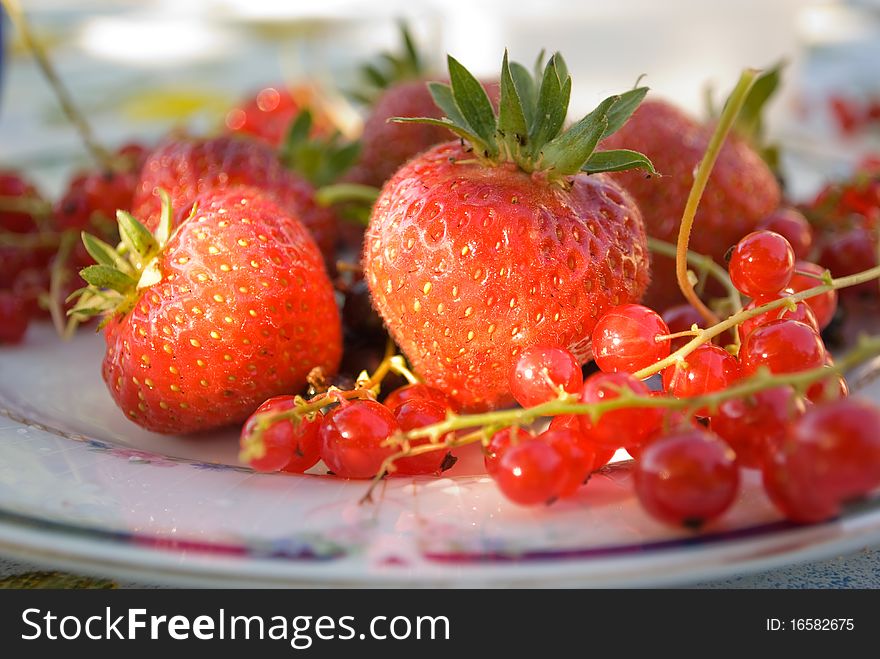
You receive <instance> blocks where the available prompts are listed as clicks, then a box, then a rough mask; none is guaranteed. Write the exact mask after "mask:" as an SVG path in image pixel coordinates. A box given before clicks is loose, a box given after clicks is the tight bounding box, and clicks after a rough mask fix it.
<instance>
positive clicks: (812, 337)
mask: <svg viewBox="0 0 880 659" xmlns="http://www.w3.org/2000/svg"><path fill="white" fill-rule="evenodd" d="M739 360H740V364H741V365H742V370H743V373H744V374H745V375H751V374H753V373H755V372H756V371H757V370H758V369H759V368H761V367H762V366H764V367H766V368H768V369H769V370H770V372H771V373H797V372H799V371H807V370H809V369H813V368H819V367H820V366H822V365H824V364H825V344H824V343H822V339H821V337H820V336H819V334H818V333H817V332H816V330H814V329H813V328H812V327H810V326H809V325H805V324H804V323H801V322H798V321H796V320H772V321H770V322H769V323H767V324H766V325H761V326H760V327H757V328H755V330H754V331H752V333H751V334H749V337H748V338H747V339H746V342H745V343H743V344H742V347H741V348H740V353H739Z"/></svg>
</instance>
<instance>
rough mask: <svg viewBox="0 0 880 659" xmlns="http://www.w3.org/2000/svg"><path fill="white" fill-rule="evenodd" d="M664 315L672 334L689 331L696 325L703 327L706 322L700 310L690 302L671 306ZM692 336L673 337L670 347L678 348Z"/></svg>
mask: <svg viewBox="0 0 880 659" xmlns="http://www.w3.org/2000/svg"><path fill="white" fill-rule="evenodd" d="M662 317H663V320H664V322H665V323H666V325H667V327H668V328H669V333H670V334H678V333H679V332H689V331H690V330H691V329H692V328H693V326H694V325H696V326H697V327H702V326H703V325H704V324H705V322H706V321H705V320H704V319H703V317H702V316H701V315H700V312H699V311H697V310H696V309H694V308H693V307H692V306H691V305H689V304H680V305H677V306H674V307H669V308H668V309H667V310H666V311H664V312H663V314H662ZM691 338H693V337H687V336H680V337H678V338H676V339H672V343H671V345H670V349H671V350H678V349H679V348H681V347H682V346H683V345H684V344H685V343H687V342H688V341H690V340H691Z"/></svg>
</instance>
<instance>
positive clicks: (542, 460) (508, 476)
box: [492, 438, 568, 506]
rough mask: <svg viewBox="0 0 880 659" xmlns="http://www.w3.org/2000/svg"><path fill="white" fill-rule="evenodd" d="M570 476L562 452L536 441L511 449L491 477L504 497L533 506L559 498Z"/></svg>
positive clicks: (514, 446) (531, 440) (513, 446)
mask: <svg viewBox="0 0 880 659" xmlns="http://www.w3.org/2000/svg"><path fill="white" fill-rule="evenodd" d="M567 475H568V474H567V470H566V468H565V461H564V460H563V457H562V456H561V455H560V454H559V451H557V450H556V449H555V448H553V447H552V446H550V445H549V444H547V443H546V442H542V441H540V440H538V439H537V438H535V439H527V440H526V441H524V442H519V443H518V444H515V445H511V446H509V447H508V448H507V450H506V451H504V452H503V453H502V454H501V459H500V460H499V461H498V465H497V468H496V470H495V473H494V474H493V476H492V477H493V478H494V479H495V483H496V484H497V485H498V489H499V490H501V493H502V494H503V495H504V496H505V497H507V498H508V499H510V500H511V501H513V502H514V503H518V504H520V505H523V506H533V505H537V504H541V503H552V502H553V501H554V500H555V499H556V498H557V497H559V495H560V494H561V492H562V488H563V487H564V486H565V484H566V477H567Z"/></svg>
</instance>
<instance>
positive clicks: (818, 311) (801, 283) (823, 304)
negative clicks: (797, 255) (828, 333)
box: [786, 261, 837, 330]
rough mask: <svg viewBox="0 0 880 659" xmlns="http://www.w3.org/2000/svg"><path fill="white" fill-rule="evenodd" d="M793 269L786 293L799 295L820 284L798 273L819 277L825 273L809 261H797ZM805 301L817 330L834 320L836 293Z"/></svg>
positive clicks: (813, 297) (818, 281) (819, 280)
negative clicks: (813, 317) (817, 326)
mask: <svg viewBox="0 0 880 659" xmlns="http://www.w3.org/2000/svg"><path fill="white" fill-rule="evenodd" d="M794 269H795V274H794V275H793V276H792V278H791V281H790V282H789V283H788V288H786V292H792V293H800V292H801V291H806V290H808V289H810V288H815V287H816V286H820V285H821V284H822V281H821V279H816V278H815V277H808V276H805V275H801V274H798V272H806V273H810V274H813V275H816V276H818V277H821V276H822V273H824V272H825V268H823V267H821V266H819V265H816V264H815V263H811V262H809V261H797V262H796V263H795V265H794ZM805 301H806V303H807V304H808V305H810V308H811V309H812V310H813V313H814V314H815V316H816V322H817V323H818V324H819V330H823V329H825V328H826V327H828V324H829V323H830V322H831V319H832V318H834V312H835V311H837V291H827V292H825V293H821V294H820V295H814V296H812V297H809V298H807V299H806V300H805Z"/></svg>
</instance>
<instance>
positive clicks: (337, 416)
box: [321, 400, 399, 478]
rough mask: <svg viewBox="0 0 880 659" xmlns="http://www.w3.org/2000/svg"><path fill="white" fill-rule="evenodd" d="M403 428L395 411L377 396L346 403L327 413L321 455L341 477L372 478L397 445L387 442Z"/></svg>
mask: <svg viewBox="0 0 880 659" xmlns="http://www.w3.org/2000/svg"><path fill="white" fill-rule="evenodd" d="M398 430H399V426H398V425H397V421H395V420H394V416H393V415H392V414H391V411H390V410H389V409H388V408H387V407H385V406H384V405H382V404H381V403H377V402H376V401H374V400H356V401H352V402H350V403H345V404H342V405H340V406H339V407H337V408H335V409H334V410H332V411H331V412H330V413H329V414H327V415H325V417H324V423H323V425H322V426H321V458H322V459H323V460H324V463H325V464H326V465H327V468H328V469H330V471H332V472H333V473H334V474H336V475H337V476H339V477H341V478H372V477H373V476H375V475H376V473H377V472H378V471H379V469H380V468H381V467H382V463H383V462H384V460H385V459H386V458H388V457H390V456H391V455H393V454H394V453H396V452H397V449H396V448H395V447H393V446H383V443H384V442H385V440H387V439H388V438H389V437H390V436H391V435H392V434H393V433H395V432H397V431H398Z"/></svg>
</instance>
